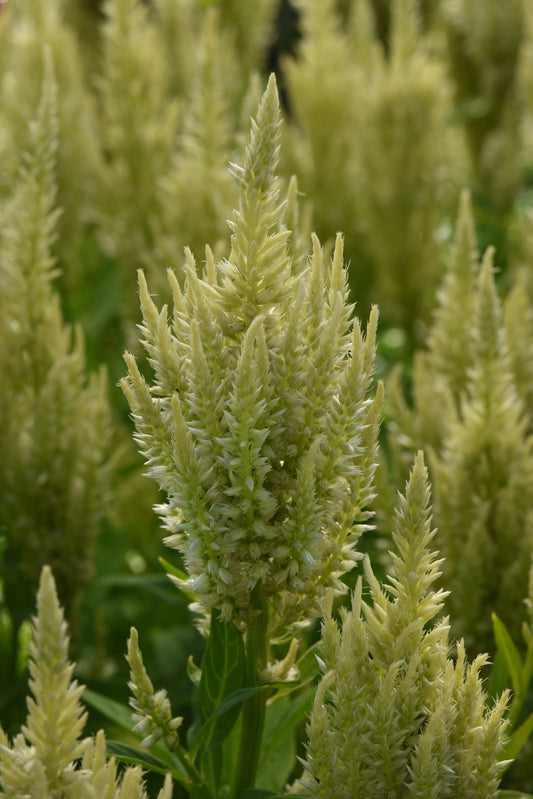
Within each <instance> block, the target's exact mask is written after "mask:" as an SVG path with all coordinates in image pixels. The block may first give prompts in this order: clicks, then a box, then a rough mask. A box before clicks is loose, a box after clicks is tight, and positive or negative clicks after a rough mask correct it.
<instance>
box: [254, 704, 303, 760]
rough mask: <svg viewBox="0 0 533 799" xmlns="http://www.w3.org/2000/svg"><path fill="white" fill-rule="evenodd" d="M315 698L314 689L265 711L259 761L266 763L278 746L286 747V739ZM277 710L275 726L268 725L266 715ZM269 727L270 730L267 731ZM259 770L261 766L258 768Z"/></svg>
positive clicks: (271, 706)
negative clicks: (264, 725) (264, 724)
mask: <svg viewBox="0 0 533 799" xmlns="http://www.w3.org/2000/svg"><path fill="white" fill-rule="evenodd" d="M314 698H315V690H314V688H312V689H310V690H308V691H306V692H305V693H304V694H302V695H301V696H299V697H297V699H295V700H293V701H290V700H289V699H287V700H285V701H283V700H281V701H280V702H276V703H273V704H271V705H270V706H269V708H268V710H267V724H266V727H265V734H264V744H263V750H262V752H261V761H262V762H263V761H266V760H267V759H268V758H269V757H271V755H272V753H273V752H274V751H275V750H276V748H279V747H280V746H285V745H286V739H287V738H289V737H290V735H291V733H293V732H294V730H295V728H296V726H297V725H298V724H299V723H300V722H302V721H303V720H304V719H305V717H306V716H307V714H308V713H309V712H310V711H311V709H312V707H313V700H314ZM276 707H277V708H278V711H277V717H276V723H275V725H272V727H270V725H269V724H268V714H269V712H270V713H272V712H273V708H276ZM269 727H270V729H269ZM260 768H261V766H260Z"/></svg>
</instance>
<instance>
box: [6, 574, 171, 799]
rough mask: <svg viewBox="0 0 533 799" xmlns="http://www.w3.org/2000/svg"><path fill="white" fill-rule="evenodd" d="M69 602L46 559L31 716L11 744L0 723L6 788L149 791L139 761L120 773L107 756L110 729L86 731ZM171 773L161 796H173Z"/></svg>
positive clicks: (135, 794)
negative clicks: (63, 603) (71, 652)
mask: <svg viewBox="0 0 533 799" xmlns="http://www.w3.org/2000/svg"><path fill="white" fill-rule="evenodd" d="M68 643H69V639H68V634H67V625H66V622H65V618H64V613H63V609H62V608H61V607H60V605H59V601H58V599H57V593H56V586H55V582H54V578H53V576H52V572H51V570H50V568H49V567H48V566H45V567H44V568H43V571H42V574H41V581H40V585H39V591H38V594H37V615H36V617H35V618H34V620H33V642H32V644H31V648H30V688H31V691H32V694H33V697H32V698H28V717H27V721H26V724H25V725H24V726H23V727H22V732H21V733H19V734H18V735H16V736H15V738H14V740H13V742H12V743H11V744H10V743H9V740H8V738H7V735H6V734H5V733H4V731H3V730H2V729H1V728H0V785H1V789H0V796H9V797H10V799H28V797H32V799H54V797H61V799H107V797H109V799H111V797H113V799H147V796H146V792H145V790H144V786H143V781H142V772H141V770H140V769H139V768H133V767H132V768H127V769H126V770H125V771H124V772H122V773H121V774H119V773H118V771H117V767H116V763H115V761H114V759H113V758H111V759H110V760H108V759H107V752H106V744H105V736H104V733H103V732H102V731H100V732H99V733H98V735H97V737H96V739H95V740H94V741H93V740H91V739H90V738H85V739H80V735H81V733H82V732H83V727H84V724H85V716H86V713H85V710H84V709H83V705H82V704H81V702H80V696H81V693H82V691H83V686H81V685H78V684H77V682H76V681H75V680H73V679H72V673H73V671H74V665H73V664H72V663H69V661H68ZM171 796H172V780H171V778H170V776H167V778H166V780H165V784H164V786H163V788H162V790H161V792H160V793H159V797H158V799H171Z"/></svg>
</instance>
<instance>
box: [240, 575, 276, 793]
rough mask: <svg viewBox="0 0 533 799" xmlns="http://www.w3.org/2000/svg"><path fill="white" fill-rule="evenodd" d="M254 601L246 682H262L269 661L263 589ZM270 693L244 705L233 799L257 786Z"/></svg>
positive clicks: (256, 696)
mask: <svg viewBox="0 0 533 799" xmlns="http://www.w3.org/2000/svg"><path fill="white" fill-rule="evenodd" d="M252 604H253V607H254V609H255V610H257V611H258V614H257V616H256V618H255V619H254V621H253V622H252V623H251V624H250V625H249V627H248V630H247V632H246V684H247V687H248V688H254V687H255V686H256V685H259V684H260V683H259V674H260V673H261V671H262V669H264V668H265V666H266V664H267V646H268V641H267V632H268V606H267V604H266V602H265V600H264V598H263V596H262V592H261V590H260V589H259V588H256V589H255V590H254V593H253V594H252ZM266 698H267V692H266V690H265V691H258V692H257V693H256V694H254V696H251V697H250V698H249V699H247V700H246V702H245V703H244V706H243V715H242V731H241V744H240V749H239V760H238V763H237V772H236V777H235V783H234V786H233V790H232V794H231V796H232V799H240V797H241V795H242V793H243V792H244V791H245V790H246V789H247V788H253V787H254V783H255V778H256V774H257V767H258V765H259V755H260V753H261V742H262V740H263V727H264V724H265V710H266Z"/></svg>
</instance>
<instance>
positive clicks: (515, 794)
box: [299, 791, 533, 799]
mask: <svg viewBox="0 0 533 799" xmlns="http://www.w3.org/2000/svg"><path fill="white" fill-rule="evenodd" d="M299 799H302V798H301V797H300V798H299ZM498 799H533V794H531V793H522V791H498Z"/></svg>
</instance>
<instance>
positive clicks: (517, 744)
mask: <svg viewBox="0 0 533 799" xmlns="http://www.w3.org/2000/svg"><path fill="white" fill-rule="evenodd" d="M532 731H533V713H531V714H530V715H529V716H528V717H527V719H526V720H525V721H524V723H523V724H521V725H520V727H517V729H516V730H514V731H513V733H512V735H511V737H510V738H509V740H508V741H507V743H506V744H505V746H504V747H503V749H502V751H501V753H500V760H514V759H515V758H516V756H517V755H518V753H519V752H520V750H521V749H522V747H523V745H524V744H525V742H526V741H527V739H528V738H529V736H530V735H531V732H532Z"/></svg>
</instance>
